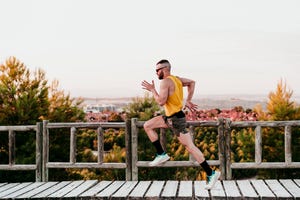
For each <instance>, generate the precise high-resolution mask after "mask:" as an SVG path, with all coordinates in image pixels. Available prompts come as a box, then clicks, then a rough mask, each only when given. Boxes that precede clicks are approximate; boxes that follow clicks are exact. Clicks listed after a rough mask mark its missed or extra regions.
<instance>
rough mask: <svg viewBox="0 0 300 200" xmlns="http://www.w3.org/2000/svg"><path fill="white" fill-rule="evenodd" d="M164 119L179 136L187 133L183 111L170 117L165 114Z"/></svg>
mask: <svg viewBox="0 0 300 200" xmlns="http://www.w3.org/2000/svg"><path fill="white" fill-rule="evenodd" d="M163 119H164V120H165V123H166V124H167V125H168V127H169V128H170V129H171V130H172V132H173V133H174V134H176V135H177V136H179V135H180V133H183V134H185V133H187V130H186V118H185V114H184V112H183V111H179V112H177V113H175V114H173V115H171V116H169V117H167V116H163Z"/></svg>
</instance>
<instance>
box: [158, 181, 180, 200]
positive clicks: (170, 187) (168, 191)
mask: <svg viewBox="0 0 300 200" xmlns="http://www.w3.org/2000/svg"><path fill="white" fill-rule="evenodd" d="M177 187H178V181H167V183H166V185H165V188H164V190H163V193H162V195H161V197H176V194H177Z"/></svg>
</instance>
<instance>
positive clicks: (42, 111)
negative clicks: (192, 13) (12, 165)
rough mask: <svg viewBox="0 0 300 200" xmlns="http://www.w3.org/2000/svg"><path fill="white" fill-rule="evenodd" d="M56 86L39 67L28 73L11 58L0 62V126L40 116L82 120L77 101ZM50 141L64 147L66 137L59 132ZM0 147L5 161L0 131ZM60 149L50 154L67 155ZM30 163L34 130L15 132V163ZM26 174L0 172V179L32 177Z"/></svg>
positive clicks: (5, 142) (27, 122) (0, 156)
mask: <svg viewBox="0 0 300 200" xmlns="http://www.w3.org/2000/svg"><path fill="white" fill-rule="evenodd" d="M57 88H58V81H54V82H53V83H52V85H51V86H48V81H47V80H46V78H45V72H44V71H43V70H41V69H38V70H36V71H34V72H31V71H30V70H29V69H28V68H27V67H26V66H25V65H24V63H22V62H20V61H19V60H18V59H16V58H15V57H10V58H8V59H7V60H6V61H5V62H4V63H3V64H0V125H30V124H35V123H36V122H39V121H42V120H44V119H46V120H50V121H55V122H73V121H78V120H80V121H82V120H83V119H84V112H83V110H82V109H81V108H80V107H79V105H80V104H81V101H77V100H75V99H72V98H70V96H69V95H65V94H64V91H63V90H58V89H57ZM54 140H55V141H54V142H51V144H54V146H56V145H57V146H64V144H65V142H66V140H67V139H66V137H65V136H64V134H63V132H60V133H59V134H58V136H56V137H54ZM50 148H53V147H50ZM0 150H1V151H0V163H1V164H7V162H8V137H7V134H2V133H1V134H0ZM64 151H66V148H64V149H63V151H61V150H60V151H57V152H56V153H54V154H53V156H54V157H60V156H62V155H67V154H66V153H65V152H64ZM54 152H55V151H54ZM34 162H35V133H34V132H26V133H20V134H19V133H16V163H17V164H26V163H28V164H30V163H34ZM27 174H30V173H26V175H27ZM26 175H25V176H24V175H23V174H22V172H20V173H19V172H13V173H12V172H4V171H0V179H1V180H3V181H10V180H20V181H26V180H27V181H28V180H34V172H33V173H31V174H30V175H28V176H26Z"/></svg>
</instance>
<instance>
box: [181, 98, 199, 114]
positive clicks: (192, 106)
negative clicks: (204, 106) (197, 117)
mask: <svg viewBox="0 0 300 200" xmlns="http://www.w3.org/2000/svg"><path fill="white" fill-rule="evenodd" d="M185 108H188V109H189V110H190V111H191V112H192V113H194V112H196V111H197V108H198V105H197V104H194V103H192V102H191V101H187V102H186V103H185V107H184V109H185Z"/></svg>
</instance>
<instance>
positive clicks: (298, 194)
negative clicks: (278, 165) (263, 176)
mask: <svg viewBox="0 0 300 200" xmlns="http://www.w3.org/2000/svg"><path fill="white" fill-rule="evenodd" d="M279 181H280V183H281V184H282V185H283V186H284V187H285V189H287V190H288V192H289V193H290V194H292V195H293V197H294V198H300V187H298V186H297V185H296V183H295V182H293V181H292V180H290V179H280V180H279Z"/></svg>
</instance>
